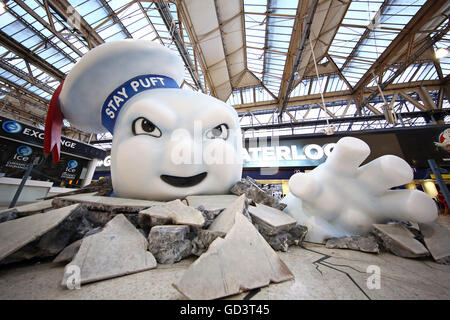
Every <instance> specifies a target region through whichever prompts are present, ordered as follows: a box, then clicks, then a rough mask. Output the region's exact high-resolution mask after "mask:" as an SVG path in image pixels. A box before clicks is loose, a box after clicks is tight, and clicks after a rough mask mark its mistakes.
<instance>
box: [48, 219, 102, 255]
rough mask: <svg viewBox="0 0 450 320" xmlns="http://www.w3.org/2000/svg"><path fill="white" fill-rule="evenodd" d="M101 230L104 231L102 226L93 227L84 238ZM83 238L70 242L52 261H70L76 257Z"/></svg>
mask: <svg viewBox="0 0 450 320" xmlns="http://www.w3.org/2000/svg"><path fill="white" fill-rule="evenodd" d="M100 231H102V228H100V227H97V228H95V229H92V230H91V231H89V232H87V233H86V234H85V235H84V238H86V237H89V236H90V235H93V234H96V233H97V232H100ZM84 238H83V239H84ZM83 239H79V240H77V241H75V242H72V243H71V244H69V245H68V246H67V247H65V248H64V249H63V250H62V251H61V252H60V253H59V254H58V255H57V256H56V258H55V259H53V261H52V262H53V263H63V262H70V261H71V260H72V259H73V257H75V255H76V254H77V252H78V250H79V249H80V247H81V243H82V242H83Z"/></svg>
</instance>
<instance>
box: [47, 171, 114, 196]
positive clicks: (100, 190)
mask: <svg viewBox="0 0 450 320" xmlns="http://www.w3.org/2000/svg"><path fill="white" fill-rule="evenodd" d="M112 190H113V187H112V181H111V177H104V178H101V179H99V180H98V181H95V182H92V183H91V184H88V185H87V186H85V187H83V188H80V189H77V190H73V191H69V192H66V193H64V195H65V196H71V195H75V194H86V193H90V194H92V195H96V196H109V195H110V194H111V192H112ZM56 197H61V195H60V194H56V195H53V196H49V197H45V198H42V199H44V200H46V199H53V198H56Z"/></svg>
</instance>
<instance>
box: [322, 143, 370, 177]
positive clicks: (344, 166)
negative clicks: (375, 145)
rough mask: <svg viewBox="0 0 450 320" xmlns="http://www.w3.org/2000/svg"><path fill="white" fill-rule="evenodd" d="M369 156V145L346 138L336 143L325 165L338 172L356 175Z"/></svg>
mask: <svg viewBox="0 0 450 320" xmlns="http://www.w3.org/2000/svg"><path fill="white" fill-rule="evenodd" d="M369 154H370V148H369V145H368V144H367V143H365V142H364V141H362V140H360V139H357V138H353V137H344V138H342V139H340V140H339V141H338V142H337V143H336V146H335V147H334V149H333V151H332V152H331V154H330V156H329V157H328V159H327V160H326V162H325V164H324V165H325V166H326V167H328V168H330V169H332V170H333V171H336V172H342V173H345V174H354V173H356V170H357V169H358V167H359V166H360V165H361V163H362V162H363V161H364V160H365V159H366V158H367V157H368V156H369Z"/></svg>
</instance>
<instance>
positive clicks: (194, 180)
mask: <svg viewBox="0 0 450 320" xmlns="http://www.w3.org/2000/svg"><path fill="white" fill-rule="evenodd" d="M206 175H207V173H206V172H203V173H200V174H197V175H195V176H190V177H175V176H169V175H166V174H162V175H161V180H162V181H164V182H165V183H168V184H170V185H172V186H174V187H192V186H195V185H196V184H199V183H200V182H202V181H203V179H205V177H206Z"/></svg>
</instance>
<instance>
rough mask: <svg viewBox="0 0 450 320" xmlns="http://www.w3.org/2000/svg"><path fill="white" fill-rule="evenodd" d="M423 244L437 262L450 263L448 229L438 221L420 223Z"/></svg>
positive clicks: (449, 236)
mask: <svg viewBox="0 0 450 320" xmlns="http://www.w3.org/2000/svg"><path fill="white" fill-rule="evenodd" d="M419 228H420V231H421V233H422V235H423V240H424V241H425V245H426V246H427V248H428V250H429V251H430V253H431V256H432V257H433V259H434V260H435V261H436V262H437V263H441V264H450V230H449V229H447V228H446V227H445V226H443V225H441V224H440V223H437V222H433V223H420V224H419Z"/></svg>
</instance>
